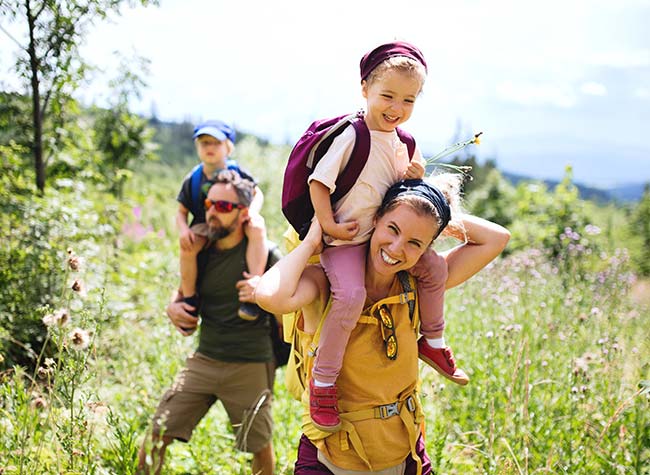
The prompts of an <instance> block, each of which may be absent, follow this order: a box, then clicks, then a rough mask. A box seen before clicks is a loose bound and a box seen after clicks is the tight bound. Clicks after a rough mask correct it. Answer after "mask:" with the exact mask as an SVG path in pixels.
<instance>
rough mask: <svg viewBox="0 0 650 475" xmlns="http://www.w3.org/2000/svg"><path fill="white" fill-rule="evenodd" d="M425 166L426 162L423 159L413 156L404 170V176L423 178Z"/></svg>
mask: <svg viewBox="0 0 650 475" xmlns="http://www.w3.org/2000/svg"><path fill="white" fill-rule="evenodd" d="M425 166H426V163H424V160H418V159H416V158H413V160H411V163H409V166H408V168H407V169H406V171H405V172H404V178H409V179H411V178H424V173H425V172H426V168H425Z"/></svg>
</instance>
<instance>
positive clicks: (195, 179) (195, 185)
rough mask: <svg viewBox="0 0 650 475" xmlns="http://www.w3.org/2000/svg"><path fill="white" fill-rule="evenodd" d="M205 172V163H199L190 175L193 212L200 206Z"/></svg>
mask: <svg viewBox="0 0 650 475" xmlns="http://www.w3.org/2000/svg"><path fill="white" fill-rule="evenodd" d="M202 173H203V163H199V164H198V165H197V166H195V167H194V169H193V170H192V175H191V176H190V191H191V193H192V210H191V211H192V212H194V211H193V210H194V209H195V208H196V207H197V206H198V203H199V201H200V200H201V174H202Z"/></svg>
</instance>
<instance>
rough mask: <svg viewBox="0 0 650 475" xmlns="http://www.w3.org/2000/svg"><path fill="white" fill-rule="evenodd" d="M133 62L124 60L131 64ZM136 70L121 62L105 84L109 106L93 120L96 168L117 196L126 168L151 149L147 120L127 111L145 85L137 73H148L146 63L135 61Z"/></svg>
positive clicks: (149, 153) (150, 136)
mask: <svg viewBox="0 0 650 475" xmlns="http://www.w3.org/2000/svg"><path fill="white" fill-rule="evenodd" d="M133 62H134V60H133V59H132V60H130V61H128V63H129V64H130V63H133ZM135 62H136V64H137V65H138V66H137V67H135V68H134V67H133V66H130V65H127V61H126V60H124V59H123V60H122V61H121V64H120V67H119V71H118V75H117V77H116V78H115V79H113V80H111V81H110V83H109V85H110V87H111V90H112V91H113V95H114V97H112V98H111V99H109V105H110V107H109V108H108V109H100V110H99V111H98V112H97V117H96V119H95V124H94V129H95V142H96V146H97V150H98V151H99V152H100V160H99V161H98V163H97V167H98V169H99V171H100V174H101V175H102V176H103V177H104V179H105V180H106V182H107V183H108V184H109V189H110V191H111V192H112V193H114V194H115V195H117V196H121V194H122V190H123V188H124V184H125V182H126V180H127V179H128V178H129V176H130V175H131V172H130V170H129V165H130V163H131V162H132V161H133V160H138V159H152V158H153V157H154V155H153V148H152V146H151V143H150V139H151V138H152V136H153V134H154V130H153V129H152V128H150V127H149V126H148V121H147V120H146V119H143V118H142V117H138V116H137V115H135V114H132V113H131V112H129V107H128V105H129V98H130V97H131V96H134V97H137V98H139V97H140V90H141V89H142V88H143V87H144V86H146V84H145V82H144V80H143V79H142V77H141V76H140V75H139V74H138V70H142V72H143V73H146V72H147V71H148V64H149V62H148V60H146V59H144V58H136V59H135Z"/></svg>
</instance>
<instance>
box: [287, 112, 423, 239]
mask: <svg viewBox="0 0 650 475" xmlns="http://www.w3.org/2000/svg"><path fill="white" fill-rule="evenodd" d="M350 124H352V126H353V127H354V132H355V137H356V140H355V142H354V147H353V149H352V154H351V156H350V160H348V163H347V165H346V166H345V168H344V169H343V171H342V172H341V174H340V175H339V176H338V177H337V179H336V190H334V193H332V195H331V196H330V200H331V202H332V203H336V202H337V201H338V200H340V199H341V198H342V197H343V196H345V195H346V194H347V193H348V192H349V191H350V189H351V188H352V186H353V185H354V183H355V182H356V181H357V178H358V177H359V175H360V174H361V170H363V167H364V166H365V165H366V162H367V161H368V155H370V131H369V130H368V126H367V125H366V122H365V120H363V111H359V112H357V113H355V114H349V115H342V116H339V117H334V118H331V119H321V120H317V121H315V122H312V124H311V125H310V126H309V128H308V129H307V130H306V131H305V133H304V134H302V137H300V140H298V142H297V143H296V145H295V146H294V147H293V150H291V154H289V160H288V162H287V168H286V169H285V171H284V183H283V186H282V213H283V214H284V216H285V217H286V218H287V220H288V221H289V224H291V226H293V228H294V229H295V230H296V232H297V233H298V236H299V237H300V239H301V240H302V239H304V238H305V236H306V235H307V231H308V230H309V226H310V224H311V220H312V218H313V217H314V207H313V205H312V203H311V199H310V196H309V186H308V185H307V178H309V175H311V173H312V171H313V170H314V167H315V166H316V164H317V163H318V161H319V160H320V159H321V158H322V157H323V155H325V154H326V153H327V150H328V149H329V148H330V146H331V145H332V142H333V141H334V139H335V138H336V137H338V136H339V135H341V133H342V132H343V131H344V130H345V129H346V127H347V126H348V125H350ZM396 132H397V135H398V136H399V138H400V140H401V141H402V142H404V143H405V144H406V147H407V149H408V154H409V159H412V158H413V154H414V153H415V139H414V138H413V137H412V136H411V135H410V134H409V133H408V132H405V131H404V130H401V129H396Z"/></svg>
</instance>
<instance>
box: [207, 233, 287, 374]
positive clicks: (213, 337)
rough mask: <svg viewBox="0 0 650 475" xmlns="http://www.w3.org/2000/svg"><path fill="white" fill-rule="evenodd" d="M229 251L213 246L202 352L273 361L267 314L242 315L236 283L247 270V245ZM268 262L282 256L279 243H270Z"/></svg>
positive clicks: (224, 358)
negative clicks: (252, 317) (251, 316)
mask: <svg viewBox="0 0 650 475" xmlns="http://www.w3.org/2000/svg"><path fill="white" fill-rule="evenodd" d="M247 242H248V241H247V240H246V239H244V240H243V241H242V242H241V243H240V244H238V245H237V246H235V247H233V248H232V249H228V250H226V251H219V250H216V249H210V250H209V251H207V252H208V257H207V264H206V265H205V270H204V271H203V278H202V280H201V284H200V288H199V295H201V305H200V309H199V313H200V315H201V329H200V336H199V348H198V351H199V352H200V353H202V354H204V355H206V356H208V357H210V358H213V359H215V360H220V361H227V362H246V361H256V362H259V361H271V360H272V359H273V348H272V346H271V337H270V330H271V326H270V323H269V318H268V315H267V314H266V313H262V314H261V315H260V317H259V318H258V319H257V320H255V321H248V320H244V319H242V318H240V317H239V315H238V310H239V306H240V302H239V298H238V295H237V289H236V288H235V284H236V283H237V281H239V280H242V279H243V278H244V277H243V276H242V272H243V271H245V270H247V269H246V245H247ZM269 248H270V249H271V251H270V252H269V258H268V264H267V267H270V266H272V265H273V264H275V263H276V262H277V261H278V260H279V259H280V253H279V251H278V250H277V246H275V245H273V244H271V243H269Z"/></svg>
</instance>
